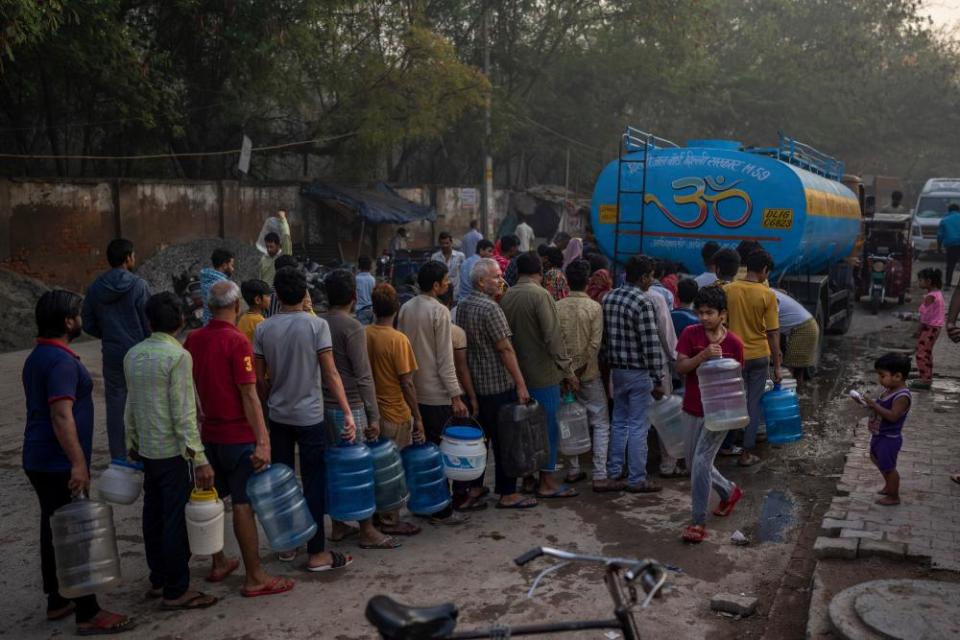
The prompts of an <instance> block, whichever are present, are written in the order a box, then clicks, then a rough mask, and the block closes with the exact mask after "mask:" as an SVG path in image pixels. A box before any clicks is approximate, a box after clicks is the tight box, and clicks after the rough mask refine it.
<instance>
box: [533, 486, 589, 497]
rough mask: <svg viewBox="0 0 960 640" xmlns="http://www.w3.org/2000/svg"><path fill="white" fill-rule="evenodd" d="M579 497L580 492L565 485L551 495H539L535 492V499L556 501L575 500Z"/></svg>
mask: <svg viewBox="0 0 960 640" xmlns="http://www.w3.org/2000/svg"><path fill="white" fill-rule="evenodd" d="M578 495H580V492H579V491H577V490H576V489H574V488H573V487H568V486H567V485H565V484H562V485H560V486H559V487H557V490H556V491H554V492H553V493H540V492H539V491H537V498H543V499H544V500H557V499H560V498H576V497H577V496H578Z"/></svg>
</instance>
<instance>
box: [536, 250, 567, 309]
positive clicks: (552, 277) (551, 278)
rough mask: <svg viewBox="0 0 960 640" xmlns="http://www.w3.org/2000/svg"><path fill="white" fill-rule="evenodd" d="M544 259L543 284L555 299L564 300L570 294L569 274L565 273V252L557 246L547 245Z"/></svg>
mask: <svg viewBox="0 0 960 640" xmlns="http://www.w3.org/2000/svg"><path fill="white" fill-rule="evenodd" d="M541 259H542V260H543V286H544V287H546V289H547V291H549V292H550V295H552V296H553V299H554V300H563V299H564V298H566V297H567V296H569V295H570V285H569V284H567V276H565V275H564V274H563V253H562V252H561V251H560V249H558V248H557V247H547V248H546V249H545V250H544V252H543V253H542V254H541Z"/></svg>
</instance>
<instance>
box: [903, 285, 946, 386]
mask: <svg viewBox="0 0 960 640" xmlns="http://www.w3.org/2000/svg"><path fill="white" fill-rule="evenodd" d="M917 279H918V280H919V282H920V288H921V289H923V290H924V291H926V292H927V294H926V295H925V296H924V297H923V303H921V305H920V332H919V334H918V335H917V369H918V370H919V371H920V379H919V380H911V381H910V388H912V389H929V388H930V385H931V383H932V382H933V345H934V344H936V342H937V338H939V337H940V330H941V329H943V319H944V305H943V292H942V291H941V290H940V287H941V286H943V275H942V273H941V271H940V269H922V270H921V271H920V273H918V274H917Z"/></svg>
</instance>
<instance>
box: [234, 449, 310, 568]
mask: <svg viewBox="0 0 960 640" xmlns="http://www.w3.org/2000/svg"><path fill="white" fill-rule="evenodd" d="M247 495H248V496H250V504H251V505H252V506H253V510H254V512H255V513H256V514H257V518H259V520H260V526H262V527H263V531H264V533H266V534H267V542H269V544H270V548H271V549H273V550H274V551H290V550H291V549H296V548H297V547H299V546H300V545H302V544H304V543H306V542H307V540H309V539H310V538H312V537H313V536H314V534H315V533H316V532H317V523H316V521H315V520H314V519H313V516H312V515H311V514H310V509H309V508H308V507H307V501H306V499H305V498H304V497H303V491H301V490H300V484H299V483H298V482H297V477H296V475H294V473H293V469H291V468H290V467H288V466H287V465H285V464H273V465H270V466H269V467H267V468H266V469H264V470H263V471H261V472H259V473H254V474H253V475H252V476H250V479H249V480H247Z"/></svg>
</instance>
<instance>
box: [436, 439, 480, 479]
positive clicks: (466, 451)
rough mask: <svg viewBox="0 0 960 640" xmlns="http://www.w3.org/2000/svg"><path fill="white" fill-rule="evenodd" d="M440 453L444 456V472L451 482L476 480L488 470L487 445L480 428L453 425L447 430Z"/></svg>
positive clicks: (441, 443)
mask: <svg viewBox="0 0 960 640" xmlns="http://www.w3.org/2000/svg"><path fill="white" fill-rule="evenodd" d="M440 453H442V454H443V471H444V473H445V474H446V476H447V478H449V479H450V480H460V481H463V482H469V481H470V480H476V479H477V478H479V477H481V476H482V475H483V472H484V471H485V470H486V468H487V443H486V442H485V441H484V439H483V430H482V429H480V427H470V426H462V425H452V426H449V427H447V428H445V429H444V430H443V440H442V441H441V442H440Z"/></svg>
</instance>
